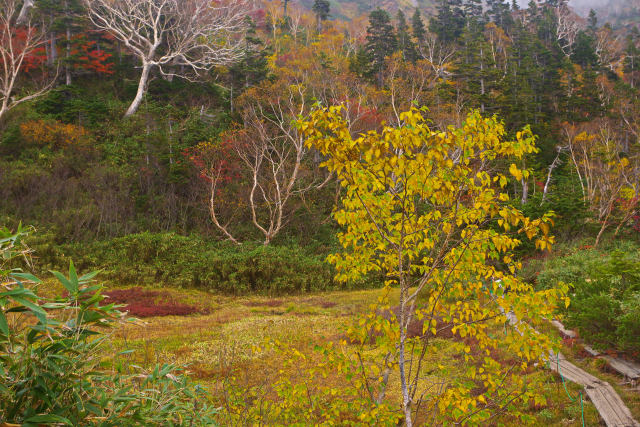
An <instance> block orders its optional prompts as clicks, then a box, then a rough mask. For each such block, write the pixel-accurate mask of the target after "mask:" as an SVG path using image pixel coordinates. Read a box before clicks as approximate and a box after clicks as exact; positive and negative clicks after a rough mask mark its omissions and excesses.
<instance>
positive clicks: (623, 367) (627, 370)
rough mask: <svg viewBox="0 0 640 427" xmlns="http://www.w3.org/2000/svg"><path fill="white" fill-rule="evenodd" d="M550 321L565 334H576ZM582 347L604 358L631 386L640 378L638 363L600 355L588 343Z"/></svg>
mask: <svg viewBox="0 0 640 427" xmlns="http://www.w3.org/2000/svg"><path fill="white" fill-rule="evenodd" d="M551 323H552V324H553V326H555V327H556V328H557V329H558V330H559V331H560V332H561V333H562V334H563V335H565V336H568V337H571V338H575V337H576V336H577V335H578V334H576V333H575V332H574V331H572V330H569V329H566V328H565V327H564V325H563V324H562V323H561V322H559V321H557V320H552V321H551ZM583 347H584V349H585V351H586V352H587V353H589V354H590V355H592V356H593V357H599V358H601V359H604V360H606V361H607V363H608V364H609V366H610V367H611V368H612V369H613V370H614V371H616V372H617V373H619V374H620V375H622V376H623V377H624V379H625V381H627V382H630V383H631V384H632V386H634V387H635V385H636V383H637V381H638V379H640V365H638V364H637V363H633V362H630V361H628V360H625V359H620V358H618V357H613V356H609V355H602V354H600V352H598V351H597V350H594V349H593V348H591V347H589V346H588V345H583Z"/></svg>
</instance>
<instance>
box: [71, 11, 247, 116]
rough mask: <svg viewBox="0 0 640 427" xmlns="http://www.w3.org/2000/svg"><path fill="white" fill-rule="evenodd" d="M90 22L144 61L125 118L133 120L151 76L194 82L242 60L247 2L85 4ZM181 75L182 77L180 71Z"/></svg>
mask: <svg viewBox="0 0 640 427" xmlns="http://www.w3.org/2000/svg"><path fill="white" fill-rule="evenodd" d="M83 1H84V4H85V6H86V8H87V10H88V13H89V18H90V19H91V21H92V22H93V24H94V25H95V26H96V27H98V28H99V29H101V30H104V31H108V32H109V33H111V34H113V35H114V36H115V37H116V38H117V39H118V40H120V41H121V42H122V43H124V44H125V45H126V46H127V47H128V48H129V49H130V50H131V52H132V53H133V54H134V55H135V56H136V57H137V58H138V59H139V60H140V62H141V66H142V72H141V75H140V81H139V83H138V91H137V93H136V96H135V98H134V100H133V102H132V103H131V105H130V106H129V109H128V110H127V112H126V114H125V117H127V116H131V115H132V114H134V113H135V112H136V111H137V109H138V107H139V106H140V103H141V102H142V98H143V97H144V94H145V93H146V90H147V83H148V81H149V76H150V72H151V70H152V69H153V68H157V69H158V70H159V71H160V72H161V73H162V74H163V75H165V76H179V77H182V78H191V76H190V74H189V72H192V73H193V74H194V75H195V76H197V75H199V74H201V73H202V72H206V71H209V70H210V69H211V68H212V67H214V66H217V65H224V64H228V63H231V62H233V61H235V60H237V59H239V58H240V57H241V56H242V54H243V51H242V47H243V46H244V41H243V38H242V37H241V34H242V33H243V32H244V29H245V26H246V20H245V16H246V15H247V13H248V12H249V3H248V0H221V1H211V0H83ZM176 70H179V71H176Z"/></svg>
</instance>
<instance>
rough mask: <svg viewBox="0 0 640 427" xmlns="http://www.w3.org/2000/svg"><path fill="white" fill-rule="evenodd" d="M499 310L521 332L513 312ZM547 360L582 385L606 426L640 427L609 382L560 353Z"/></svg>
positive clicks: (553, 367)
mask: <svg viewBox="0 0 640 427" xmlns="http://www.w3.org/2000/svg"><path fill="white" fill-rule="evenodd" d="M500 310H501V311H502V314H504V315H505V316H506V317H507V320H508V321H509V323H510V324H511V325H512V326H513V327H514V328H515V330H516V331H518V333H520V334H522V332H520V330H519V329H518V324H519V323H520V321H519V320H518V317H517V316H516V315H515V314H514V313H513V312H509V313H505V311H504V310H503V309H502V307H501V308H500ZM562 329H564V326H563V328H562ZM548 362H549V367H550V368H551V370H553V371H555V372H559V373H560V374H561V375H562V376H563V377H564V378H565V379H567V380H569V381H571V382H574V383H576V384H579V385H581V386H582V387H584V389H585V392H586V394H587V396H588V397H589V399H590V400H591V402H592V403H593V406H595V407H596V409H597V410H598V413H599V414H600V417H601V418H602V420H603V421H604V422H605V424H606V425H607V427H640V423H638V422H637V421H636V420H635V419H634V418H633V415H631V411H630V410H629V408H627V405H625V404H624V402H623V401H622V399H621V398H620V396H618V393H616V391H615V390H614V389H613V387H611V385H610V384H609V383H607V382H606V381H602V380H600V379H599V378H596V377H594V376H593V375H591V374H590V373H588V372H586V371H584V370H582V369H580V368H579V367H577V366H576V365H574V364H573V363H571V362H569V361H568V360H567V359H566V358H565V357H564V356H563V355H562V354H561V353H558V354H557V355H556V354H553V353H551V354H549V359H548Z"/></svg>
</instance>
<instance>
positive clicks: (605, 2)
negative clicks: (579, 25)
mask: <svg viewBox="0 0 640 427" xmlns="http://www.w3.org/2000/svg"><path fill="white" fill-rule="evenodd" d="M570 5H571V6H572V7H573V8H574V9H575V10H576V11H577V12H578V13H580V14H581V15H582V16H587V14H588V13H589V10H590V9H594V10H595V11H596V12H597V14H598V20H599V21H600V23H602V24H604V23H605V22H609V23H610V24H611V25H612V26H614V27H624V26H630V25H635V26H640V0H572V1H571V2H570Z"/></svg>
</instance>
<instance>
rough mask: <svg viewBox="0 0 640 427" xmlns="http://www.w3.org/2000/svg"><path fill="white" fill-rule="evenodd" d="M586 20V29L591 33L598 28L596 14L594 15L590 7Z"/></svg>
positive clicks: (594, 12)
mask: <svg viewBox="0 0 640 427" xmlns="http://www.w3.org/2000/svg"><path fill="white" fill-rule="evenodd" d="M587 22H588V27H587V29H588V30H589V32H590V33H591V35H594V34H595V33H596V31H597V29H598V15H596V11H595V10H593V9H591V10H590V11H589V18H588V19H587Z"/></svg>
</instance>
